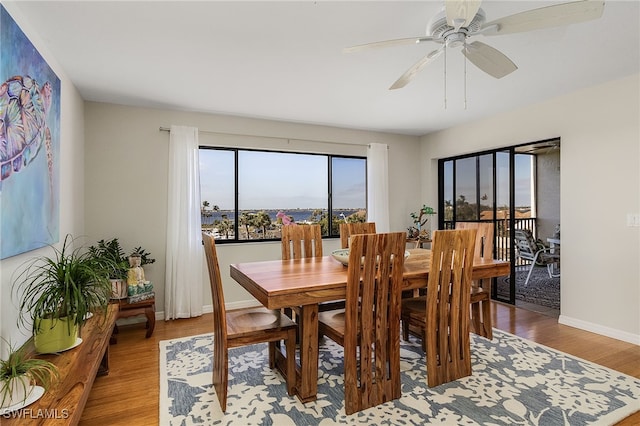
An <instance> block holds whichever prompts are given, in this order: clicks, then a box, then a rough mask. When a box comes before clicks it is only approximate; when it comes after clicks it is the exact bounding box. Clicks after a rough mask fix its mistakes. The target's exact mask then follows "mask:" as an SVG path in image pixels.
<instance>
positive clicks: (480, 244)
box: [456, 222, 494, 339]
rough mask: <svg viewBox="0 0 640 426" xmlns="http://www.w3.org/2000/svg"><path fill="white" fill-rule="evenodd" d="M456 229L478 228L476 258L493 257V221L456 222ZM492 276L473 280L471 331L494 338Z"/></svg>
mask: <svg viewBox="0 0 640 426" xmlns="http://www.w3.org/2000/svg"><path fill="white" fill-rule="evenodd" d="M456 229H476V230H477V233H476V247H475V251H474V257H475V258H476V259H493V241H494V239H493V229H494V227H493V223H489V222H456ZM491 321H492V319H491V278H484V279H480V280H473V281H472V282H471V331H473V332H474V333H475V334H477V335H479V336H483V337H486V338H487V339H493V325H492V323H491Z"/></svg>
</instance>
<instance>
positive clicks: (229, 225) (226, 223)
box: [218, 215, 233, 240]
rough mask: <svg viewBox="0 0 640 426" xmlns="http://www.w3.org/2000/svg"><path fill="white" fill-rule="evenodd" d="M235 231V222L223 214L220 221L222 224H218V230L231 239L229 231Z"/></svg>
mask: <svg viewBox="0 0 640 426" xmlns="http://www.w3.org/2000/svg"><path fill="white" fill-rule="evenodd" d="M231 231H233V222H231V221H230V220H229V219H228V218H227V215H223V216H222V220H221V221H220V224H219V225H218V232H220V233H221V234H224V236H225V238H226V239H227V240H228V239H229V232H231Z"/></svg>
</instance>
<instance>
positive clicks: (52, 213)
mask: <svg viewBox="0 0 640 426" xmlns="http://www.w3.org/2000/svg"><path fill="white" fill-rule="evenodd" d="M59 158H60V79H59V78H58V77H57V76H56V74H55V73H54V72H53V70H52V69H51V68H50V67H49V65H48V64H47V62H46V61H45V60H44V59H43V58H42V56H41V55H40V53H38V51H37V50H36V48H35V47H34V46H33V44H32V43H31V42H30V41H29V39H28V38H27V37H26V36H25V34H24V33H23V32H22V30H21V29H20V28H19V27H18V25H17V24H16V22H15V21H14V20H13V18H12V17H11V16H10V15H9V13H8V12H7V11H6V10H5V8H4V7H3V6H2V5H0V259H4V258H7V257H10V256H15V255H17V254H20V253H24V252H26V251H30V250H34V249H36V248H39V247H43V246H45V245H47V244H52V243H55V242H57V241H58V239H59V209H60V195H59V168H60V160H59Z"/></svg>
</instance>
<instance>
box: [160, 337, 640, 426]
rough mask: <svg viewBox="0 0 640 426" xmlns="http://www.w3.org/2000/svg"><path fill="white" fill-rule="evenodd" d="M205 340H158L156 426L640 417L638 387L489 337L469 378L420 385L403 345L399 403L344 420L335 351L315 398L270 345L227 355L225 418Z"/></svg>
mask: <svg viewBox="0 0 640 426" xmlns="http://www.w3.org/2000/svg"><path fill="white" fill-rule="evenodd" d="M212 345H213V339H212V335H211V334H204V335H199V336H192V337H186V338H182V339H174V340H166V341H161V342H160V424H161V425H196V424H200V425H217V424H221V425H272V424H273V425H278V426H287V425H292V426H293V425H296V426H300V425H321V426H322V425H333V424H350V425H380V424H388V425H418V424H419V425H423V424H446V425H513V424H519V425H571V426H576V425H587V424H597V425H607V424H613V423H615V422H617V421H619V420H621V419H623V418H624V417H626V416H628V415H630V414H632V413H634V412H635V411H638V410H640V403H639V401H640V380H638V379H635V378H633V377H630V376H627V375H625V374H622V373H619V372H616V371H613V370H610V369H607V368H605V367H601V366H598V365H596V364H593V363H590V362H588V361H585V360H582V359H579V358H576V357H573V356H571V355H568V354H566V353H562V352H558V351H556V350H553V349H550V348H547V347H545V346H542V345H539V344H537V343H534V342H532V341H529V340H525V339H522V338H520V337H517V336H514V335H511V334H508V333H505V332H502V331H499V330H495V329H494V339H493V340H492V341H490V340H487V339H485V338H482V337H478V336H475V335H472V348H471V349H472V365H473V374H472V375H471V376H469V377H465V378H463V379H460V380H457V381H455V382H451V383H447V384H444V385H441V386H437V387H434V388H429V387H427V385H426V367H425V356H424V353H423V352H422V349H421V348H420V345H419V344H418V343H417V342H416V341H414V340H412V341H410V342H402V348H401V369H402V397H401V398H400V399H398V400H395V401H391V402H387V403H385V404H382V405H379V406H377V407H373V408H369V409H367V410H364V411H361V412H359V413H356V414H352V415H349V416H347V415H345V411H344V384H343V366H342V354H343V349H342V347H340V346H338V345H336V344H335V343H334V342H332V341H331V340H329V339H323V340H322V344H321V348H320V365H319V381H318V399H317V400H316V401H314V402H311V403H307V404H302V403H301V402H300V401H299V400H298V399H297V398H296V397H290V396H288V395H287V392H286V387H285V383H284V381H283V379H282V377H281V376H280V375H279V373H277V372H275V371H273V370H271V369H270V368H269V366H268V354H267V345H266V344H262V345H252V346H246V347H242V348H235V349H232V350H230V351H229V392H228V398H227V412H226V413H222V412H221V410H220V405H219V404H218V399H217V397H216V395H215V391H214V390H213V386H212V385H211V379H212V370H211V369H212Z"/></svg>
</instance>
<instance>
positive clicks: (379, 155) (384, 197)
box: [367, 143, 389, 232]
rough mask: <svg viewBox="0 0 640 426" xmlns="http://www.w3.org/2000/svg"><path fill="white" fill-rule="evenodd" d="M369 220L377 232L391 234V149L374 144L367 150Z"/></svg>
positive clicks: (383, 145)
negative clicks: (373, 223) (374, 224)
mask: <svg viewBox="0 0 640 426" xmlns="http://www.w3.org/2000/svg"><path fill="white" fill-rule="evenodd" d="M367 186H368V190H367V220H369V221H370V222H375V223H376V231H377V232H389V148H388V147H387V145H385V144H380V143H372V144H369V148H368V149H367Z"/></svg>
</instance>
